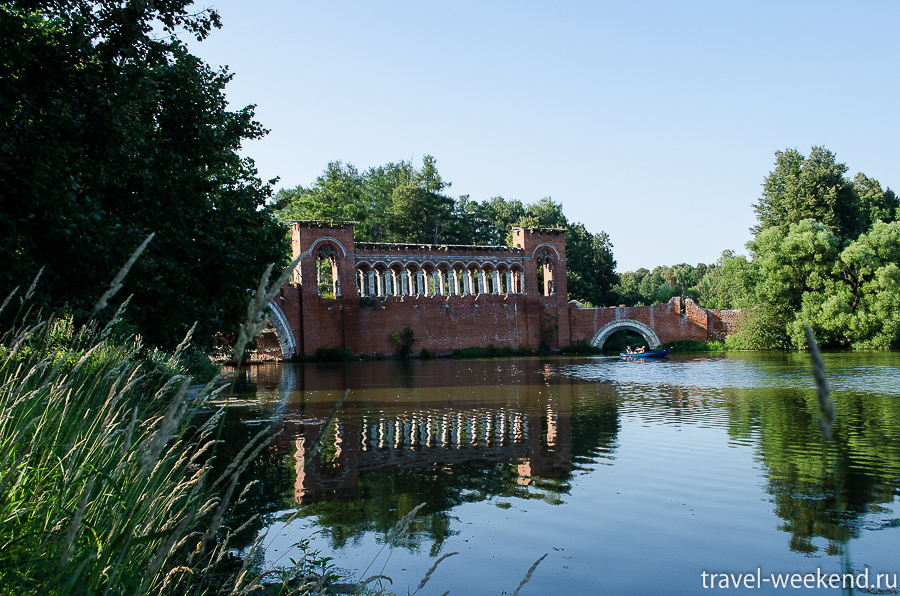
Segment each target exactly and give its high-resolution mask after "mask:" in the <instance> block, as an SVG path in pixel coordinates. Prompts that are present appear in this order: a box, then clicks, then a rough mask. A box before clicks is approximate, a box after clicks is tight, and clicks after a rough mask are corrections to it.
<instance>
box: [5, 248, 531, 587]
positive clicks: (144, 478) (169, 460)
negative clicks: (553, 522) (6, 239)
mask: <svg viewBox="0 0 900 596" xmlns="http://www.w3.org/2000/svg"><path fill="white" fill-rule="evenodd" d="M142 246H146V242H145V243H144V245H142ZM303 256H305V255H300V256H299V257H298V260H299V259H300V258H302V257H303ZM135 258H136V256H133V257H132V259H131V260H129V263H128V264H127V265H126V267H125V268H123V272H120V275H119V276H117V277H116V280H114V282H113V284H111V286H110V290H109V291H107V292H106V293H105V294H104V295H103V297H102V298H101V300H100V301H98V304H97V307H96V308H95V315H96V314H99V313H100V312H101V311H102V310H103V309H104V307H105V303H106V302H107V301H108V300H110V299H111V298H112V296H113V295H114V294H115V290H116V289H118V287H120V286H121V278H122V277H124V274H125V273H127V268H128V267H130V265H131V264H132V263H133V262H134V259H135ZM295 264H296V263H293V264H292V265H290V266H289V267H288V268H287V269H286V271H290V270H292V269H293V266H294V265H295ZM270 272H271V268H270V269H269V270H267V271H266V273H265V274H264V276H263V279H262V280H261V282H260V286H259V288H258V289H257V292H256V293H255V295H254V298H253V299H252V301H251V303H250V306H249V307H248V313H247V319H246V321H245V323H244V325H243V326H242V328H241V332H240V334H239V336H238V341H237V342H236V345H235V347H234V352H233V353H234V354H235V355H240V354H243V352H244V349H245V347H246V344H247V343H248V342H249V341H250V340H251V339H252V338H253V337H254V336H255V335H256V334H257V333H258V332H259V331H260V330H261V329H262V328H263V327H265V324H266V321H265V305H266V304H267V302H268V300H269V299H270V295H271V294H272V292H273V288H276V289H277V287H279V286H280V285H281V283H283V278H284V274H282V276H281V277H279V278H278V279H277V280H276V281H275V282H274V283H273V285H272V286H271V287H269V286H268V277H269V274H270ZM33 288H34V284H32V286H31V288H29V290H28V291H27V292H26V293H25V295H24V296H23V297H22V298H21V299H16V300H14V299H13V298H14V295H10V296H9V297H7V299H6V300H5V301H4V302H3V304H2V306H0V314H2V313H3V311H4V310H5V309H7V308H9V307H10V305H11V304H12V305H13V306H15V305H16V304H18V306H19V310H18V313H17V314H15V315H14V316H12V317H11V318H12V319H13V321H14V323H13V326H12V327H11V329H10V330H8V331H7V332H6V333H3V334H0V444H2V445H3V446H4V449H3V450H2V451H0V595H6V594H17V595H18V594H41V595H45V594H49V595H60V596H62V595H67V594H100V595H103V596H106V595H119V594H123V595H124V594H135V595H143V594H213V593H226V594H247V593H251V592H255V591H258V590H259V589H261V588H262V587H263V580H264V578H266V577H274V578H276V579H278V580H279V581H278V584H277V585H276V586H275V587H271V586H268V587H266V591H268V592H273V591H274V592H277V593H286V592H289V593H304V594H319V593H321V592H322V590H323V589H324V588H325V587H326V585H327V583H328V582H329V581H330V580H331V579H332V578H333V575H332V574H331V567H332V566H331V565H330V559H329V558H327V557H322V556H321V555H320V554H319V553H317V552H312V553H310V555H311V556H310V557H309V559H308V560H306V559H304V560H301V561H296V562H294V564H293V569H288V570H286V571H285V570H276V569H262V568H261V566H260V565H259V564H257V563H255V561H259V556H258V555H259V541H257V542H256V543H255V545H254V548H253V549H251V551H250V552H249V553H248V554H247V555H246V556H245V557H244V559H243V560H242V561H239V560H236V558H235V557H234V554H233V553H232V552H231V550H230V547H229V542H230V541H231V540H232V538H234V537H235V536H237V535H239V534H240V533H241V532H242V531H243V530H244V529H245V528H246V527H247V526H249V525H250V524H251V523H252V521H253V518H251V520H250V521H248V522H246V523H245V524H244V525H243V526H241V527H238V528H232V527H230V526H229V519H230V513H231V511H232V508H233V506H234V505H235V504H237V503H240V502H241V499H242V498H243V497H244V496H245V495H246V494H247V491H248V490H252V489H253V486H254V484H256V483H254V482H251V483H249V484H246V485H243V484H242V483H241V477H242V475H243V473H244V471H245V470H246V468H247V465H248V464H249V462H251V461H252V460H253V459H254V458H255V457H256V456H257V455H258V454H259V453H260V452H261V451H262V450H263V449H265V448H266V447H267V446H268V444H269V443H270V442H271V441H272V440H273V439H274V438H275V436H276V434H277V433H272V432H271V429H270V428H268V427H267V428H265V429H263V430H261V431H260V432H259V433H258V434H257V435H256V436H255V437H253V438H252V439H251V440H250V441H249V442H248V443H247V444H246V445H245V446H244V447H243V448H242V449H241V451H240V452H239V453H238V455H237V456H236V457H235V459H234V460H233V461H231V462H230V463H229V464H228V466H227V467H226V468H225V470H224V471H223V472H221V473H220V474H218V475H216V476H213V474H212V470H213V466H212V460H213V458H214V457H215V453H216V445H217V444H218V443H219V433H220V432H221V424H220V422H221V420H222V418H223V414H224V409H222V408H219V409H216V410H215V411H214V413H213V415H212V416H210V417H209V418H208V419H207V421H206V422H205V423H203V424H200V425H197V424H194V423H193V422H192V421H193V420H194V414H195V413H197V412H198V411H200V410H201V409H203V410H206V411H209V409H210V408H209V405H208V402H210V401H212V400H215V399H216V398H217V397H218V396H219V395H220V394H221V393H222V392H224V391H227V390H228V388H229V385H227V384H224V385H223V384H222V383H221V381H222V380H223V376H222V375H215V376H213V377H212V378H211V379H210V381H209V382H208V383H206V384H205V385H201V386H197V385H193V384H192V377H191V376H190V374H189V372H190V371H192V370H196V369H197V368H200V369H203V368H204V366H203V365H202V362H197V360H196V355H190V356H189V341H190V335H191V334H190V333H188V336H187V337H186V338H185V340H184V342H183V343H182V344H181V345H180V346H178V348H177V349H176V350H175V352H174V353H172V354H168V353H165V352H161V351H158V350H148V349H147V348H146V347H145V346H143V345H142V344H141V341H140V339H139V338H138V337H135V336H130V337H122V336H121V335H120V334H117V333H114V329H116V326H117V325H118V324H119V323H120V319H121V313H122V311H123V309H124V306H125V305H123V307H121V308H120V309H119V311H118V312H116V314H115V315H113V317H112V318H111V319H110V320H109V322H108V323H106V324H105V325H103V324H101V323H100V322H99V321H98V318H97V317H96V316H95V317H94V318H93V320H92V321H91V322H90V323H89V324H87V325H85V326H82V327H80V328H78V327H76V326H75V325H74V324H73V322H72V320H71V319H70V318H65V317H62V318H60V317H54V316H41V315H40V314H33V313H31V312H30V311H29V310H28V308H27V302H28V299H29V297H30V293H31V291H32V290H33ZM13 294H15V292H14V293H13ZM126 302H127V301H126ZM10 310H12V309H10ZM7 313H9V311H7ZM206 372H208V371H206ZM346 397H347V394H346V393H345V394H344V397H343V398H342V399H341V400H340V401H339V402H338V403H336V404H335V406H334V408H332V411H331V413H330V414H329V416H328V417H327V419H326V420H325V421H324V423H323V427H322V428H323V431H324V430H325V429H327V428H328V427H329V426H330V424H331V422H332V421H333V419H334V416H335V414H336V412H337V409H338V408H339V407H340V405H341V403H343V401H344V399H346ZM320 444H321V437H318V438H317V439H316V440H315V441H313V443H312V444H311V446H310V448H311V451H310V453H311V454H312V453H314V452H315V449H317V448H318V446H319V445H320ZM414 515H415V511H413V512H411V513H410V514H408V515H407V516H404V518H403V519H401V521H400V522H398V529H396V531H397V532H405V531H406V528H407V527H408V525H409V523H410V521H411V519H412V517H414ZM401 526H402V527H401ZM254 549H256V550H254ZM542 558H543V557H542ZM441 560H443V559H441ZM441 560H438V561H437V562H436V563H435V565H434V566H433V567H432V568H431V569H430V570H429V571H428V573H427V574H426V576H425V577H424V578H423V580H422V582H421V583H420V584H419V587H418V588H417V589H416V591H418V589H421V588H422V587H424V585H425V584H426V583H427V582H428V580H429V579H430V577H431V575H432V573H433V572H434V570H435V568H436V567H437V564H438V563H440V561H441ZM538 563H540V560H538V561H537V562H536V563H535V564H534V565H533V566H532V568H531V569H529V571H528V573H527V574H526V576H525V578H524V579H523V581H522V583H521V584H520V585H519V589H521V587H522V586H523V585H524V584H525V583H526V582H527V581H528V579H529V578H530V577H531V574H532V573H533V571H534V569H535V567H536V566H537V564H538ZM310 570H312V571H313V573H310ZM316 571H318V576H316ZM381 577H384V576H381V575H378V576H376V578H375V579H373V580H372V581H375V580H377V579H378V578H381ZM370 579H371V578H370ZM298 582H299V583H298ZM358 584H359V586H360V587H362V588H363V589H364V590H365V589H368V588H366V586H369V585H370V584H371V582H370V581H367V580H363V581H361V582H358ZM369 592H370V593H383V590H382V591H376V590H371V589H369ZM413 593H415V592H413ZM516 593H518V589H517V590H516Z"/></svg>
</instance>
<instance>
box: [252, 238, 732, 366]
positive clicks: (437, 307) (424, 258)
mask: <svg viewBox="0 0 900 596" xmlns="http://www.w3.org/2000/svg"><path fill="white" fill-rule="evenodd" d="M512 236H513V246H452V245H420V244H397V243H369V242H366V243H364V242H356V241H355V240H354V236H353V223H352V222H311V221H302V222H295V223H293V224H292V226H291V237H292V244H293V251H294V254H295V255H298V254H301V253H302V252H305V251H310V254H309V256H308V257H307V258H304V259H303V260H302V261H301V262H300V264H299V265H298V266H297V269H296V271H295V272H294V276H293V280H292V281H291V282H290V283H287V284H285V285H284V286H283V287H282V289H281V294H280V296H278V297H277V298H276V300H275V301H273V303H272V304H271V306H272V315H271V316H270V318H271V320H272V323H273V325H274V330H275V331H276V333H277V338H278V339H279V340H280V344H281V347H282V350H283V351H284V352H285V354H286V355H290V354H293V353H296V352H302V353H305V354H313V353H315V352H316V350H318V349H320V348H337V349H339V348H346V349H349V350H350V351H352V352H354V353H363V354H376V353H382V354H389V353H391V352H393V351H394V348H395V346H394V344H393V343H392V342H391V339H390V336H391V334H392V333H397V332H399V331H401V330H403V329H404V328H405V327H410V328H411V329H412V330H413V332H414V334H415V338H416V343H415V349H416V350H420V349H422V348H426V349H428V350H430V351H432V352H435V353H437V354H446V353H449V352H451V351H453V350H455V349H461V348H467V347H488V346H490V345H493V346H497V347H501V346H510V347H513V348H520V347H523V348H528V349H536V348H538V347H539V346H540V345H541V343H542V342H543V343H544V344H546V345H547V347H550V348H561V347H565V346H568V345H570V344H572V343H576V342H578V341H582V340H583V341H589V342H592V343H595V344H597V345H602V343H603V342H604V341H605V340H606V339H607V338H608V337H609V335H611V334H612V333H613V332H615V331H617V330H620V329H630V330H632V331H636V332H638V333H640V334H642V335H643V336H644V337H645V338H646V339H647V341H648V343H649V344H650V345H651V346H654V345H655V344H658V343H660V342H667V341H672V340H675V339H694V340H698V341H705V340H706V339H708V338H709V337H717V336H720V335H723V334H726V333H728V332H729V329H730V326H731V325H733V322H734V319H735V317H736V316H737V315H736V314H735V313H734V312H732V311H715V310H707V309H703V308H700V307H699V306H697V305H696V304H695V303H694V302H693V301H691V300H690V299H687V300H685V301H684V302H682V301H681V300H680V299H679V298H673V299H672V301H670V302H669V303H668V304H664V305H658V306H653V307H633V308H624V307H623V308H581V307H580V305H579V304H578V303H576V302H574V301H573V302H571V303H567V302H566V297H567V295H568V293H567V292H568V290H567V284H566V243H565V230H560V229H553V228H513V230H512ZM265 341H266V340H263V342H265ZM268 341H269V343H270V344H271V342H272V339H271V337H270V338H269V340H268ZM271 347H272V346H271V345H268V346H266V349H268V352H267V353H268V354H271V353H272V350H271V349H270V348H271ZM264 351H265V350H264Z"/></svg>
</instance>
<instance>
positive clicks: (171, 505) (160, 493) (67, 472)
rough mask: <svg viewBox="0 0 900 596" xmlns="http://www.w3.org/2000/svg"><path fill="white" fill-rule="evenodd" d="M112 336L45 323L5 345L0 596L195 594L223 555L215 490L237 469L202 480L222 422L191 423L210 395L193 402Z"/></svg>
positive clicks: (1, 353)
mask: <svg viewBox="0 0 900 596" xmlns="http://www.w3.org/2000/svg"><path fill="white" fill-rule="evenodd" d="M108 331H109V330H108V329H105V330H101V329H97V328H95V327H91V326H89V327H85V328H82V329H80V330H78V331H76V330H74V328H73V326H72V324H71V321H70V320H67V319H57V318H47V319H42V320H40V321H37V322H35V323H33V324H31V325H27V326H24V327H21V328H19V329H18V330H17V331H16V332H15V333H7V334H6V335H5V336H4V337H3V340H2V342H0V412H2V414H0V416H2V417H0V445H2V446H3V449H2V452H0V593H16V594H126V593H127V594H143V593H160V592H166V591H173V592H174V591H191V588H192V587H195V588H198V589H199V588H201V587H202V585H203V584H204V582H205V580H206V579H207V578H208V575H204V574H208V573H209V572H210V571H211V570H212V569H213V568H214V567H215V566H216V563H217V562H220V561H221V558H222V555H223V554H224V550H223V548H225V547H226V546H225V545H223V544H221V543H218V544H216V545H215V546H213V544H212V542H211V538H212V537H213V536H214V535H216V534H217V533H218V532H219V530H220V528H219V527H217V517H216V516H217V514H218V515H219V519H220V518H221V512H220V509H221V508H222V506H223V505H225V499H224V498H222V497H219V496H215V495H216V493H215V492H214V491H213V490H212V487H213V486H214V485H216V484H228V483H230V481H231V480H232V479H233V478H234V477H235V472H236V471H237V470H236V469H235V470H232V471H231V473H230V474H229V475H227V476H223V477H221V478H218V479H210V478H208V476H209V473H210V469H211V468H210V465H209V463H208V454H209V452H210V451H211V450H212V448H213V446H214V444H215V440H214V439H215V437H214V434H215V431H217V425H216V422H217V419H218V416H213V417H212V418H211V419H210V420H209V421H208V422H207V423H206V424H204V425H202V426H200V427H191V426H189V420H190V418H191V414H192V412H193V410H196V408H198V407H201V406H202V404H203V403H204V402H205V400H206V399H207V398H209V397H210V396H211V395H212V393H213V392H212V386H211V385H210V386H207V387H206V388H205V389H204V390H202V391H201V392H200V393H199V395H197V396H196V397H194V399H193V400H188V399H186V396H187V392H188V388H189V383H190V378H186V377H184V376H180V375H175V376H170V377H169V378H168V380H165V379H164V378H163V377H162V375H161V373H160V372H159V371H158V370H155V369H153V368H151V366H150V365H149V364H148V361H147V360H146V359H143V360H139V359H138V357H137V355H138V353H139V351H140V344H139V342H138V341H137V340H134V339H132V340H129V341H118V342H117V341H111V340H110V339H109V335H108ZM176 357H177V354H176ZM237 467H240V463H238V466H237ZM229 476H230V477H229ZM225 506H227V505H225Z"/></svg>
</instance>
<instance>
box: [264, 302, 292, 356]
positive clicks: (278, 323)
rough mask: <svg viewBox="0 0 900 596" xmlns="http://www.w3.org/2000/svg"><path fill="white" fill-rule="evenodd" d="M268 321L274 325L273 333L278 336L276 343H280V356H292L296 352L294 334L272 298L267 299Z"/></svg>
mask: <svg viewBox="0 0 900 596" xmlns="http://www.w3.org/2000/svg"><path fill="white" fill-rule="evenodd" d="M269 309H270V311H271V312H270V313H269V321H270V322H271V323H272V326H273V327H275V335H277V336H278V343H280V344H281V357H282V358H284V359H285V360H286V359H288V358H290V357H291V356H293V355H294V354H295V353H296V352H297V342H295V341H294V334H293V332H292V331H291V326H290V325H288V321H287V317H285V316H284V311H282V310H281V307H280V306H278V304H277V303H276V302H275V301H274V300H270V301H269Z"/></svg>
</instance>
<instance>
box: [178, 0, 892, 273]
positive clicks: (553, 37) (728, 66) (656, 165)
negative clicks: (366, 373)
mask: <svg viewBox="0 0 900 596" xmlns="http://www.w3.org/2000/svg"><path fill="white" fill-rule="evenodd" d="M198 6H200V7H203V6H210V7H214V8H216V9H217V10H218V11H219V13H220V14H221V16H222V19H223V25H224V26H223V28H222V29H221V30H218V31H215V32H214V33H213V34H212V35H211V36H210V37H209V38H208V39H207V40H206V41H204V42H202V43H199V44H197V43H191V44H190V47H191V49H192V51H193V52H194V53H196V54H197V55H199V56H201V57H202V58H203V59H205V60H206V61H207V62H208V63H210V64H212V65H215V66H219V65H227V66H229V68H230V70H231V71H232V72H233V73H234V74H235V77H234V80H233V81H232V82H231V83H230V84H229V86H228V88H227V90H226V92H227V95H228V99H229V101H230V103H231V104H232V106H233V107H243V106H244V105H247V104H251V103H252V104H256V105H257V111H256V114H257V119H258V120H259V121H261V122H262V123H263V124H264V125H265V126H266V127H267V128H269V129H270V130H271V133H270V134H269V135H268V136H267V137H266V138H265V139H262V140H259V141H254V142H251V143H248V144H247V146H246V147H245V151H246V154H247V155H248V156H250V157H252V158H254V159H255V160H256V163H257V167H258V168H259V172H260V175H261V176H262V177H263V178H266V179H268V178H273V177H275V176H279V177H280V178H281V181H280V182H279V183H278V185H277V187H278V188H281V187H293V186H296V185H298V184H303V185H308V184H310V183H312V182H313V181H314V180H315V178H316V176H317V175H318V174H320V173H321V172H322V170H323V169H324V168H325V166H326V164H327V163H328V162H329V161H332V160H341V161H344V162H345V163H346V162H349V163H352V164H354V165H355V166H357V167H358V168H360V169H365V168H368V167H370V166H377V165H380V164H384V163H387V162H391V161H399V160H402V159H407V160H409V159H411V160H413V161H414V162H415V163H420V162H421V158H422V155H424V154H431V155H433V156H434V157H435V158H436V159H437V165H438V170H439V171H440V173H441V176H442V177H443V178H444V179H445V180H449V181H451V182H452V183H453V186H452V187H451V188H450V189H449V192H450V194H452V195H453V196H459V195H463V194H468V195H470V196H471V198H473V199H477V200H484V199H489V198H491V197H494V196H497V195H500V196H503V197H505V198H507V199H519V200H521V201H524V202H534V201H537V200H539V199H541V198H543V197H547V196H549V197H552V198H553V199H554V200H555V201H558V202H561V203H562V204H563V206H564V211H565V213H566V215H567V216H568V218H569V219H570V220H571V221H581V222H584V224H585V225H586V226H587V228H588V229H589V230H591V231H594V232H598V231H601V230H603V231H605V232H607V233H608V234H609V235H610V237H611V239H612V242H613V246H614V249H613V250H614V254H615V257H616V260H617V261H618V270H619V271H627V270H633V269H636V268H638V267H647V268H651V269H652V268H653V267H654V266H656V265H674V264H676V263H682V262H686V263H690V264H694V265H695V264H697V263H698V262H705V263H710V262H713V261H715V260H716V259H717V258H718V256H719V255H720V253H721V252H722V250H724V249H731V250H734V251H736V252H738V253H745V252H746V251H745V249H744V243H745V242H746V241H747V240H749V239H750V233H749V231H748V228H749V227H750V226H752V225H753V224H754V223H755V217H754V214H753V207H752V205H753V203H754V202H755V201H756V200H757V198H758V197H759V193H760V185H761V183H762V181H763V178H764V177H765V175H766V173H767V172H769V170H771V169H772V167H773V163H774V153H775V151H776V150H779V149H786V148H797V149H799V150H800V151H801V152H803V153H804V154H805V153H807V152H808V151H809V148H810V146H811V145H825V146H826V147H828V148H829V149H831V150H832V151H834V152H835V153H836V154H837V157H838V160H840V161H842V162H844V163H846V164H847V165H848V166H849V167H850V175H852V174H854V173H855V172H857V171H863V172H865V173H866V174H867V175H868V176H871V177H874V178H877V179H878V180H879V181H881V183H882V185H885V186H891V187H893V188H895V189H897V187H900V172H898V163H900V160H898V157H900V149H898V143H897V133H898V130H900V127H898V120H900V110H898V98H900V78H898V76H897V75H898V65H900V49H898V48H900V44H898V43H897V41H896V31H897V27H898V25H900V18H898V17H900V3H898V2H867V1H857V2H830V1H824V0H817V1H815V2H806V1H790V2H784V1H779V2H768V1H759V0H754V1H753V2H730V1H721V0H719V1H715V2H713V1H710V2H691V1H680V2H639V1H638V2H600V1H598V2H553V3H550V2H540V3H539V2H486V1H481V2H467V1H461V0H453V1H445V2H437V1H422V0H419V1H418V2H411V1H410V2H394V1H390V0H383V1H382V0H380V1H378V2H349V1H340V0H337V1H330V2H325V1H315V2H306V1H293V2H276V1H267V0H256V1H255V2H248V1H247V0H241V1H238V0H219V1H217V2H213V3H209V4H203V3H200V4H199V5H198Z"/></svg>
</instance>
